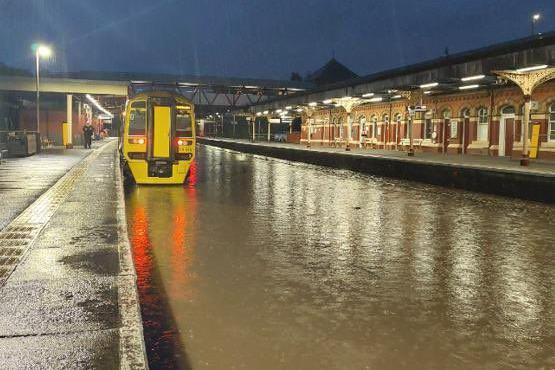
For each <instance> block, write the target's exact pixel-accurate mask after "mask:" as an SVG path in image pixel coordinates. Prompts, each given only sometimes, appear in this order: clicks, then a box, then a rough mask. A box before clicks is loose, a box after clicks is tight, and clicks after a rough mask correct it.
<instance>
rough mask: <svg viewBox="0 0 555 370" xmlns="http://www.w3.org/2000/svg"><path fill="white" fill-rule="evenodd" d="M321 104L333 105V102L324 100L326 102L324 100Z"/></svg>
mask: <svg viewBox="0 0 555 370" xmlns="http://www.w3.org/2000/svg"><path fill="white" fill-rule="evenodd" d="M322 103H324V104H331V103H333V100H332V99H326V100H324V101H323V102H322Z"/></svg>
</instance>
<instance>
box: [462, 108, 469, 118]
mask: <svg viewBox="0 0 555 370" xmlns="http://www.w3.org/2000/svg"><path fill="white" fill-rule="evenodd" d="M461 118H470V109H468V108H464V109H463V110H462V111H461Z"/></svg>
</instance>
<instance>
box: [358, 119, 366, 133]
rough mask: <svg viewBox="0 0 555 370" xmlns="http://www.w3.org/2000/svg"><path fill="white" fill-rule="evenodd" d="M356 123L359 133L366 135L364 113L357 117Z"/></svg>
mask: <svg viewBox="0 0 555 370" xmlns="http://www.w3.org/2000/svg"><path fill="white" fill-rule="evenodd" d="M358 125H359V127H358V129H359V130H360V132H361V135H366V117H364V115H362V116H360V117H358Z"/></svg>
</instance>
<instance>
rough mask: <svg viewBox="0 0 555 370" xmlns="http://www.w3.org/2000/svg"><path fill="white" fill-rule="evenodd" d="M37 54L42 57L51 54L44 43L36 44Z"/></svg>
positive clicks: (50, 50)
mask: <svg viewBox="0 0 555 370" xmlns="http://www.w3.org/2000/svg"><path fill="white" fill-rule="evenodd" d="M37 54H38V55H39V56H41V57H43V58H48V57H49V56H50V55H52V49H50V48H49V47H48V46H46V45H38V46H37Z"/></svg>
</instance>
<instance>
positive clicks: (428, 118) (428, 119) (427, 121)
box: [424, 113, 434, 139]
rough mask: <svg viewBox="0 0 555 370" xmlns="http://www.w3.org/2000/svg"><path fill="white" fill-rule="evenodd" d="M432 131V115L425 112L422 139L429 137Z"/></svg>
mask: <svg viewBox="0 0 555 370" xmlns="http://www.w3.org/2000/svg"><path fill="white" fill-rule="evenodd" d="M433 132H434V124H433V123H432V115H431V114H430V113H426V115H425V116H424V139H431V138H432V134H433Z"/></svg>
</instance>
